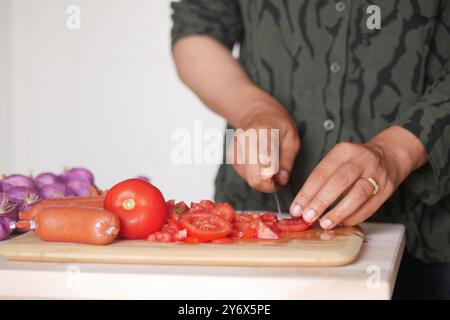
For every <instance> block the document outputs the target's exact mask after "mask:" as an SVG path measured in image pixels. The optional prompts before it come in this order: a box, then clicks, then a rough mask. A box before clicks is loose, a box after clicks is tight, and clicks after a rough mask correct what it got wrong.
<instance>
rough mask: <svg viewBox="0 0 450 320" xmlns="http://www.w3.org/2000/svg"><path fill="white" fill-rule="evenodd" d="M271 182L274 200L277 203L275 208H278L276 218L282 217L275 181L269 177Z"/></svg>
mask: <svg viewBox="0 0 450 320" xmlns="http://www.w3.org/2000/svg"><path fill="white" fill-rule="evenodd" d="M271 182H272V193H273V195H274V197H275V202H276V203H277V209H278V214H277V215H278V220H281V219H282V214H281V207H280V199H279V198H278V191H277V189H276V188H275V182H274V181H273V179H271Z"/></svg>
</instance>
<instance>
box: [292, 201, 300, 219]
mask: <svg viewBox="0 0 450 320" xmlns="http://www.w3.org/2000/svg"><path fill="white" fill-rule="evenodd" d="M291 215H292V216H293V217H297V218H298V217H300V216H301V215H302V207H301V206H300V205H299V204H295V205H294V206H293V207H292V209H291Z"/></svg>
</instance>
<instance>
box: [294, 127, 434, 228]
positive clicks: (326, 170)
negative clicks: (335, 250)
mask: <svg viewBox="0 0 450 320" xmlns="http://www.w3.org/2000/svg"><path fill="white" fill-rule="evenodd" d="M427 161H428V160H427V154H426V152H425V149H424V147H423V145H422V143H421V142H420V140H419V139H418V138H417V137H416V136H415V135H413V134H412V133H411V132H409V131H408V130H406V129H403V128H401V127H398V126H392V127H389V128H388V129H386V130H384V131H383V132H381V133H380V134H378V135H377V136H376V137H374V138H373V139H372V140H371V141H369V142H368V143H366V144H355V143H349V142H341V143H339V144H337V145H336V146H335V147H334V148H333V149H332V150H331V151H330V152H329V153H328V155H327V156H326V157H325V158H324V159H323V160H322V161H321V162H320V163H319V164H318V165H317V167H316V168H315V169H314V170H313V172H312V173H311V174H310V176H309V177H308V179H307V180H306V182H305V184H304V185H303V187H302V188H301V190H300V191H299V192H298V194H297V196H296V198H295V199H294V201H293V202H292V204H291V208H290V212H291V215H292V216H294V217H300V216H302V217H303V219H304V220H305V221H306V222H309V223H313V222H314V221H316V220H317V219H319V217H320V216H321V215H322V214H323V213H324V212H325V210H327V209H328V208H329V207H330V206H332V205H333V204H335V203H336V206H334V207H333V208H332V209H331V210H330V211H329V212H328V213H327V214H325V215H324V216H323V217H322V218H321V219H320V225H321V227H322V228H324V229H331V228H333V227H335V226H337V225H339V224H343V225H345V226H353V225H357V224H359V223H361V222H363V221H365V220H366V219H367V218H369V217H370V216H372V215H373V214H374V213H375V212H376V211H377V210H378V209H379V208H380V207H381V205H382V204H383V203H384V202H385V201H386V200H387V199H388V198H389V197H390V196H391V195H392V194H393V193H394V191H395V190H396V189H397V187H398V186H399V185H400V184H401V183H402V181H403V180H404V179H405V178H406V177H407V176H408V175H409V174H410V173H411V172H412V171H414V170H416V169H417V168H419V167H421V166H422V165H424V164H425V163H426V162H427ZM377 189H378V190H377ZM338 200H339V201H338Z"/></svg>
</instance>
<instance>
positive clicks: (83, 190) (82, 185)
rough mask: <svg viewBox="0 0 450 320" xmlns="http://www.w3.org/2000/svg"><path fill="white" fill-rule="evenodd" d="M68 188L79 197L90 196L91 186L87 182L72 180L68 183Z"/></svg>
mask: <svg viewBox="0 0 450 320" xmlns="http://www.w3.org/2000/svg"><path fill="white" fill-rule="evenodd" d="M66 186H67V188H68V189H69V190H70V191H72V192H73V193H74V194H75V196H77V197H87V196H89V195H90V187H91V184H89V182H87V181H85V180H75V179H73V180H70V181H68V182H66Z"/></svg>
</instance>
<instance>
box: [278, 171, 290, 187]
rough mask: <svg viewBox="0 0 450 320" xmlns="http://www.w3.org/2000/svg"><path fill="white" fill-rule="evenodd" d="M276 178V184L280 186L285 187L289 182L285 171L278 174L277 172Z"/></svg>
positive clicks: (287, 173)
mask: <svg viewBox="0 0 450 320" xmlns="http://www.w3.org/2000/svg"><path fill="white" fill-rule="evenodd" d="M277 177H278V183H279V184H281V185H285V184H287V183H288V181H289V172H287V171H286V170H281V171H280V172H278V175H277Z"/></svg>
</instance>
